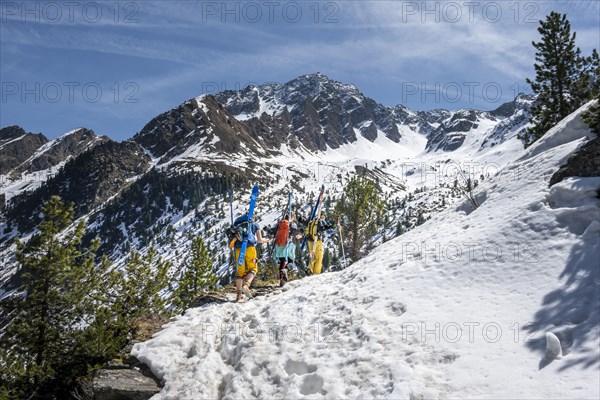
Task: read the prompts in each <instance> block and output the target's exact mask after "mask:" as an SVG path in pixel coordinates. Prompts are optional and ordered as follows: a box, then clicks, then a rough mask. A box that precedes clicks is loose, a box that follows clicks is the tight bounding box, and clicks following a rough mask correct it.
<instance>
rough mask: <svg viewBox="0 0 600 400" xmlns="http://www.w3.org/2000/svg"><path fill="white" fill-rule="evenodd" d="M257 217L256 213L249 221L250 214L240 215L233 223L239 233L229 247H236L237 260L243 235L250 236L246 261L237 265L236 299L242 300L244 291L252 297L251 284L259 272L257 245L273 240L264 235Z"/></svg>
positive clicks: (247, 295)
mask: <svg viewBox="0 0 600 400" xmlns="http://www.w3.org/2000/svg"><path fill="white" fill-rule="evenodd" d="M255 217H256V215H254V216H253V218H252V219H251V220H250V221H248V215H247V214H245V215H242V216H240V217H238V218H237V219H236V220H235V221H234V223H233V229H234V230H235V229H236V228H237V230H238V233H236V234H235V235H234V236H233V238H232V240H231V241H230V242H229V248H235V259H236V260H237V259H238V257H239V255H240V249H241V247H242V241H243V237H242V236H244V234H245V235H247V237H248V247H247V248H246V254H245V256H244V262H243V263H242V264H241V265H238V267H237V274H236V278H235V288H236V292H237V296H236V299H235V301H241V300H242V299H243V296H242V293H244V294H245V295H246V297H248V298H251V297H252V293H251V292H250V285H251V284H252V280H253V279H254V277H255V276H256V274H257V273H258V256H257V253H256V245H257V244H263V243H270V242H271V240H269V239H265V238H263V237H262V232H261V230H260V225H259V224H258V222H255V221H254V218H255ZM244 231H245V232H244ZM241 232H243V233H241Z"/></svg>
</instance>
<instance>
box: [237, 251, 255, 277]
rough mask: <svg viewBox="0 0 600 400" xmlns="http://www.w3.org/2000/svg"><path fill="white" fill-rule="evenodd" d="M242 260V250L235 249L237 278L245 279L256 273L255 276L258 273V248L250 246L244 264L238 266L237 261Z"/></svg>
mask: <svg viewBox="0 0 600 400" xmlns="http://www.w3.org/2000/svg"><path fill="white" fill-rule="evenodd" d="M238 258H240V249H235V264H236V265H237V277H238V278H244V277H246V274H248V272H254V276H256V274H257V273H258V258H257V257H256V247H254V246H248V247H247V248H246V254H245V255H244V262H243V263H242V265H238V263H237V261H238Z"/></svg>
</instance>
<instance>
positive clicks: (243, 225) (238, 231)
mask: <svg viewBox="0 0 600 400" xmlns="http://www.w3.org/2000/svg"><path fill="white" fill-rule="evenodd" d="M249 225H250V224H249V221H248V218H247V217H246V216H245V215H243V216H241V217H239V218H238V219H236V220H235V222H234V223H233V225H231V226H230V227H229V228H227V229H226V230H225V233H226V234H227V241H228V242H229V247H230V248H233V246H234V245H235V242H236V241H238V242H242V241H243V240H244V238H245V237H247V236H248V233H249V230H250V229H249Z"/></svg>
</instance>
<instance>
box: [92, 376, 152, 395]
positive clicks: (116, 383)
mask: <svg viewBox="0 0 600 400" xmlns="http://www.w3.org/2000/svg"><path fill="white" fill-rule="evenodd" d="M93 389H94V398H95V399H96V400H146V399H149V398H150V397H152V396H154V395H155V394H157V393H158V392H160V387H159V385H158V383H157V382H156V380H154V379H152V378H151V377H148V376H146V375H144V374H142V373H141V372H139V371H136V370H133V369H102V370H100V371H98V372H96V374H95V375H94V380H93Z"/></svg>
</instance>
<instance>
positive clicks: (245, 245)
mask: <svg viewBox="0 0 600 400" xmlns="http://www.w3.org/2000/svg"><path fill="white" fill-rule="evenodd" d="M257 198H258V185H254V187H253V188H252V195H250V207H249V208H248V224H251V223H252V216H253V215H254V206H256V199H257ZM247 248H248V235H246V236H245V237H244V239H243V240H242V247H241V248H240V255H239V257H238V265H243V264H244V257H245V256H246V249H247Z"/></svg>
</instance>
